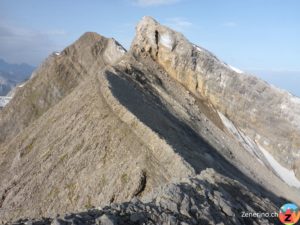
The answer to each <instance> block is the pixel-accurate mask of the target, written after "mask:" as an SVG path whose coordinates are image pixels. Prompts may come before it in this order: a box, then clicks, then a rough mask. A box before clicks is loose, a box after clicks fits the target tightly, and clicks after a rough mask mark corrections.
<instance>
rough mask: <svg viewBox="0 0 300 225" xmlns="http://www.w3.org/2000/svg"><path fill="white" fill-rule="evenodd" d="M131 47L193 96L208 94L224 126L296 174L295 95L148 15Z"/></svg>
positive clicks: (298, 130) (299, 152) (298, 120)
mask: <svg viewBox="0 0 300 225" xmlns="http://www.w3.org/2000/svg"><path fill="white" fill-rule="evenodd" d="M131 51H132V52H133V54H134V55H136V57H141V58H147V57H148V58H151V59H152V60H154V61H155V62H157V63H158V64H159V65H160V66H161V68H162V69H164V70H165V71H166V72H167V73H168V74H169V75H170V76H171V77H172V78H173V79H175V80H176V81H178V82H179V83H181V84H182V85H183V86H185V87H186V88H187V89H188V90H189V91H191V93H193V94H194V95H195V96H197V97H198V98H201V99H206V101H207V102H209V103H210V104H212V106H213V107H214V108H215V109H216V110H217V111H218V114H219V115H220V118H221V119H222V118H223V124H224V126H226V121H224V120H226V119H228V120H229V121H231V122H232V123H233V124H234V125H236V126H237V127H238V129H239V130H240V131H241V132H242V133H243V134H245V136H246V138H249V139H250V140H251V142H253V143H254V145H256V146H257V148H258V149H262V151H264V150H266V151H267V153H268V152H270V153H271V155H272V156H274V158H275V160H276V161H278V162H281V163H282V166H283V167H286V169H288V170H291V171H290V172H291V174H292V173H295V174H296V176H298V179H300V174H299V167H300V165H299V158H300V125H299V124H300V113H299V112H300V99H299V98H297V97H295V96H292V95H291V94H289V93H287V92H285V91H282V90H280V89H278V88H275V87H273V86H271V85H269V84H268V83H266V82H264V81H262V80H260V79H258V78H256V77H254V76H251V75H249V74H245V73H244V72H243V71H241V70H239V69H237V68H235V67H233V66H230V65H228V64H226V63H224V62H222V61H221V60H219V59H218V58H217V57H216V56H214V55H213V54H212V53H210V52H209V51H207V50H205V49H204V48H202V47H199V46H197V45H195V44H192V43H190V42H189V41H188V40H187V39H186V38H185V37H184V36H183V35H182V34H181V33H178V32H176V31H173V30H172V29H170V28H167V27H165V26H163V25H160V24H159V23H158V22H157V21H155V20H154V19H152V18H151V17H144V18H143V19H142V20H141V22H140V23H139V24H138V25H137V27H136V36H135V39H134V41H133V43H132V46H131ZM288 109H291V110H288ZM236 112H239V113H236ZM227 125H228V124H227ZM227 129H228V128H227ZM229 132H230V131H229ZM279 165H280V163H279ZM283 169H284V168H283ZM293 169H294V170H293ZM275 170H277V169H275ZM291 176H295V175H291ZM299 184H300V183H299Z"/></svg>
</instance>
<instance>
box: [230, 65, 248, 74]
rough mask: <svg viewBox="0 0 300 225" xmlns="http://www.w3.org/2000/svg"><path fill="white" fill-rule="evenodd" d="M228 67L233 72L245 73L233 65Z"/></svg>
mask: <svg viewBox="0 0 300 225" xmlns="http://www.w3.org/2000/svg"><path fill="white" fill-rule="evenodd" d="M228 67H229V68H230V69H231V70H233V71H235V72H237V73H244V71H242V70H240V69H238V68H235V67H233V66H231V65H228Z"/></svg>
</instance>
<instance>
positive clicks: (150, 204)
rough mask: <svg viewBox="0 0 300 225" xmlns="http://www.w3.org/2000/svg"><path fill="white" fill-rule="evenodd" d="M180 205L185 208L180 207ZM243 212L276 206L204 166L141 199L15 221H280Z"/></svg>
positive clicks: (122, 224) (110, 224) (188, 224)
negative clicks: (189, 175) (204, 168)
mask: <svg viewBox="0 0 300 225" xmlns="http://www.w3.org/2000/svg"><path fill="white" fill-rule="evenodd" d="M246 200H247V201H246ZM182 208H186V211H182V210H179V209H182ZM243 212H249V213H255V212H263V213H274V212H278V207H276V205H274V204H273V203H272V202H271V201H270V200H269V199H267V198H262V196H260V193H253V192H252V191H251V190H249V189H247V188H246V187H245V186H243V185H240V184H238V183H237V182H236V181H234V180H232V179H229V178H226V177H224V176H222V175H220V174H218V173H216V172H215V171H214V170H213V169H206V170H204V171H202V172H201V174H199V175H197V176H194V177H190V178H186V179H184V180H182V181H179V182H177V183H172V184H168V185H165V186H162V187H160V188H158V189H156V190H155V191H154V192H152V193H150V194H149V195H148V196H147V197H145V199H142V201H138V200H135V201H130V202H125V203H121V204H111V205H110V206H106V207H104V208H103V209H91V210H89V211H85V212H80V213H73V214H70V215H69V216H59V217H57V218H47V219H35V220H32V219H26V220H19V221H17V222H15V223H14V224H15V225H23V224H28V222H30V223H32V224H36V225H37V224H53V225H54V224H60V225H61V224H98V225H117V224H118V225H131V224H132V225H133V224H151V225H154V224H166V225H167V224H170V225H176V224H178V225H179V224H181V225H194V224H195V225H196V224H207V225H209V224H279V220H278V219H277V218H276V217H265V218H264V217H261V218H247V217H242V213H243ZM75 221H77V222H75Z"/></svg>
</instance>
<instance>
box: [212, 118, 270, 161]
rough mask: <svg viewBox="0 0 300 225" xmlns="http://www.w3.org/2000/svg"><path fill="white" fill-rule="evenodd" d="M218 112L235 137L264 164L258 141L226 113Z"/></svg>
mask: <svg viewBox="0 0 300 225" xmlns="http://www.w3.org/2000/svg"><path fill="white" fill-rule="evenodd" d="M218 114H219V116H220V118H221V120H222V122H223V124H224V125H225V127H226V128H227V130H228V131H229V132H230V133H231V134H232V135H233V136H234V137H236V139H237V140H238V141H239V142H240V143H241V144H242V146H243V147H244V148H245V149H246V150H247V151H248V152H249V153H250V154H251V155H253V156H254V157H255V158H256V159H257V160H258V161H259V162H260V163H261V164H264V163H263V162H262V161H261V159H260V158H261V156H262V155H261V153H260V151H259V149H258V146H257V145H256V143H255V142H254V141H253V140H252V139H251V138H250V137H248V136H247V135H246V134H244V133H243V132H242V131H241V130H239V129H238V128H237V127H236V126H235V125H234V124H233V123H232V122H231V121H230V120H229V119H228V118H227V117H226V116H225V115H223V114H222V113H221V112H218Z"/></svg>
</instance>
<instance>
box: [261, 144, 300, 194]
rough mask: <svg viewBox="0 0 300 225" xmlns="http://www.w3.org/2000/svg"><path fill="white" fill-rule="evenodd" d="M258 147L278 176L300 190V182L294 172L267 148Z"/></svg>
mask: <svg viewBox="0 0 300 225" xmlns="http://www.w3.org/2000/svg"><path fill="white" fill-rule="evenodd" d="M257 145H258V147H259V148H260V150H261V152H262V153H263V154H264V157H265V158H266V159H267V161H268V162H269V164H270V165H271V167H272V168H273V169H274V171H275V172H276V173H277V175H278V176H279V177H280V178H281V179H282V180H283V181H284V182H285V183H287V184H288V185H289V186H293V187H297V188H300V181H299V180H298V179H297V178H296V176H295V173H294V171H293V170H289V169H287V168H285V167H284V166H282V165H281V164H280V163H279V162H277V161H276V159H274V157H273V156H272V155H271V154H270V153H269V152H268V151H267V150H266V149H265V148H263V147H262V146H260V145H259V144H257Z"/></svg>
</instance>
